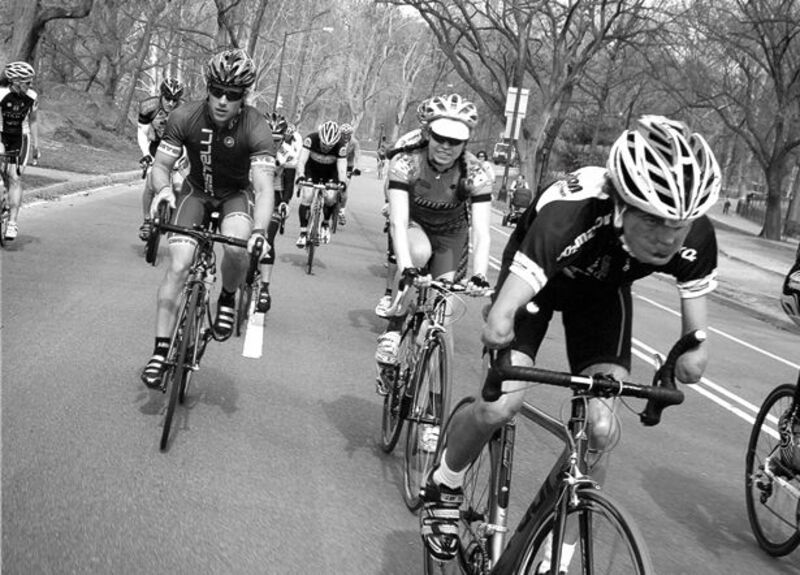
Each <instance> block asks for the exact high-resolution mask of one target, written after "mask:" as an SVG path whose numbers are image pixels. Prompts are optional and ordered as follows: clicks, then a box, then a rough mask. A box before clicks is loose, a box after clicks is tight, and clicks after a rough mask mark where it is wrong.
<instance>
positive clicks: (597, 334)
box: [512, 273, 633, 373]
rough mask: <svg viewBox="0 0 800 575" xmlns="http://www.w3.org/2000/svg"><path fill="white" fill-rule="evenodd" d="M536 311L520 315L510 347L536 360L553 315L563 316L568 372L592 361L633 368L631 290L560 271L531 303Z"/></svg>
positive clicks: (574, 370)
mask: <svg viewBox="0 0 800 575" xmlns="http://www.w3.org/2000/svg"><path fill="white" fill-rule="evenodd" d="M533 301H534V303H535V304H536V305H537V306H539V312H538V313H536V314H529V313H524V312H520V313H519V314H517V318H516V321H515V323H514V331H515V334H516V337H515V339H514V343H513V344H512V347H513V348H514V349H516V350H518V351H521V352H522V353H524V354H526V355H527V356H529V357H530V358H531V359H534V360H535V359H536V354H537V352H538V351H539V346H540V345H541V343H542V340H543V339H544V336H545V333H546V332H547V326H548V324H549V323H550V319H551V318H552V317H553V312H554V311H560V312H561V319H562V322H563V324H564V334H565V337H566V342H567V358H568V359H569V365H570V369H571V371H572V373H580V372H581V371H583V370H584V369H586V368H587V367H589V366H591V365H594V364H596V363H612V364H615V365H620V366H622V367H624V368H625V369H626V370H628V371H630V369H631V324H632V314H633V307H632V304H631V286H630V284H625V285H621V286H616V285H608V284H603V283H601V282H598V281H594V280H590V279H584V278H577V279H575V278H570V277H567V276H566V275H564V274H563V273H561V274H559V275H557V276H555V277H554V278H552V279H550V280H549V281H548V282H547V284H546V285H545V287H544V289H542V291H541V292H539V293H538V294H537V295H536V297H535V298H534V299H533Z"/></svg>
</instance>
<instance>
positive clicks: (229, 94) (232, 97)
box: [208, 86, 244, 102]
mask: <svg viewBox="0 0 800 575" xmlns="http://www.w3.org/2000/svg"><path fill="white" fill-rule="evenodd" d="M208 93H209V94H211V95H212V96H214V97H215V98H222V96H225V97H226V98H227V99H228V101H229V102H238V101H239V100H241V99H242V98H244V90H226V89H225V88H220V87H219V86H209V87H208Z"/></svg>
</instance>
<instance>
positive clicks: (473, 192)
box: [388, 147, 493, 234]
mask: <svg viewBox="0 0 800 575" xmlns="http://www.w3.org/2000/svg"><path fill="white" fill-rule="evenodd" d="M463 159H464V163H465V164H466V168H465V173H464V177H463V178H462V169H461V166H460V162H461V160H456V162H455V163H454V164H453V166H452V167H450V168H449V169H447V170H445V171H444V172H438V171H436V170H435V169H434V168H433V166H431V164H430V162H429V161H428V149H427V147H422V148H419V149H417V150H414V151H410V152H403V153H400V154H399V155H397V156H395V157H394V158H392V160H391V162H390V163H389V178H388V180H389V184H388V186H389V188H392V189H396V190H404V191H407V192H408V194H409V202H408V204H409V218H410V219H411V220H412V221H414V222H417V223H418V224H419V225H421V226H422V227H423V229H424V230H425V231H426V232H428V233H434V234H436V233H441V234H447V233H452V232H456V231H459V230H463V229H464V228H466V227H468V226H469V222H468V220H467V205H468V203H469V202H470V201H471V202H481V201H484V202H488V201H491V199H492V196H491V193H492V185H493V184H492V181H491V180H490V179H489V176H488V175H487V174H486V172H485V171H484V169H483V167H482V166H481V163H480V161H478V159H477V158H476V157H475V156H474V155H472V154H471V153H469V152H465V153H464V158H463ZM459 186H461V187H463V188H464V189H463V190H459Z"/></svg>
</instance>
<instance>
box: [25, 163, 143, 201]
mask: <svg viewBox="0 0 800 575" xmlns="http://www.w3.org/2000/svg"><path fill="white" fill-rule="evenodd" d="M141 177H142V171H141V170H131V171H130V172H116V173H113V174H106V175H96V176H87V177H86V178H82V179H79V180H72V181H67V182H59V183H57V184H51V185H49V186H43V187H41V188H31V189H24V191H23V201H24V202H26V203H27V202H31V201H35V200H52V199H55V198H58V197H59V196H63V195H66V194H71V193H74V192H80V191H84V190H93V189H97V188H102V187H105V186H110V185H113V184H122V183H129V182H134V181H136V180H139V179H141Z"/></svg>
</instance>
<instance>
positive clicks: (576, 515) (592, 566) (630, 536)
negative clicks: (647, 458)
mask: <svg viewBox="0 0 800 575" xmlns="http://www.w3.org/2000/svg"><path fill="white" fill-rule="evenodd" d="M576 495H577V503H574V504H570V505H569V507H568V508H567V510H566V517H565V518H564V519H565V521H566V529H567V530H568V531H570V532H576V533H578V540H577V544H576V547H575V554H574V555H573V557H572V562H571V563H570V565H569V572H570V573H624V574H637V575H650V574H652V573H654V570H653V564H652V561H651V560H650V553H649V552H648V550H647V546H646V545H645V543H644V538H643V537H642V535H641V533H640V532H639V528H638V527H636V524H635V523H634V522H633V520H632V519H631V517H630V515H628V513H627V512H626V511H625V510H624V509H623V508H622V507H621V506H620V505H619V504H618V503H617V502H616V501H614V500H613V499H612V498H610V497H609V496H608V495H606V494H605V493H603V492H602V491H599V490H598V489H596V488H594V487H586V488H579V489H578V490H577V491H576ZM555 518H556V512H555V510H552V511H550V512H549V513H547V514H546V515H545V516H543V518H542V520H541V521H539V522H538V523H537V524H536V525H534V526H533V527H532V528H531V535H530V538H529V543H528V545H527V546H526V548H525V550H524V552H523V553H522V554H521V556H520V560H519V562H518V563H517V565H516V569H515V570H514V571H513V572H514V573H519V574H521V575H522V574H524V575H534V574H535V573H536V568H537V566H538V565H539V563H540V562H541V561H542V558H543V556H544V553H545V548H546V547H547V546H549V543H548V541H549V539H548V537H549V535H550V533H551V532H552V530H553V524H554V522H555Z"/></svg>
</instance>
